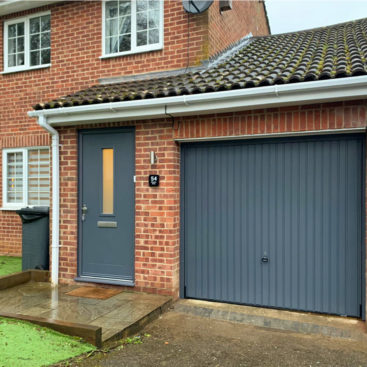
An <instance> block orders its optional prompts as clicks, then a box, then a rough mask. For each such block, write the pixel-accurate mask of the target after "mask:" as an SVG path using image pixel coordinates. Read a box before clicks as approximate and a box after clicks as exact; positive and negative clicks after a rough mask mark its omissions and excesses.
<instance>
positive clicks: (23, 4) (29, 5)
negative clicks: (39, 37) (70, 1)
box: [0, 0, 62, 16]
mask: <svg viewBox="0 0 367 367" xmlns="http://www.w3.org/2000/svg"><path fill="white" fill-rule="evenodd" d="M61 1H62V0H51V1H50V0H49V1H42V0H33V1H30V0H28V1H24V0H7V1H3V2H1V3H0V16H3V15H8V14H12V13H17V12H19V11H24V10H29V9H34V8H39V7H41V6H45V5H50V4H55V3H60V2H61Z"/></svg>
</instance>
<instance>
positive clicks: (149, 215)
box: [60, 101, 367, 297]
mask: <svg viewBox="0 0 367 367" xmlns="http://www.w3.org/2000/svg"><path fill="white" fill-rule="evenodd" d="M126 125H129V126H131V125H133V126H136V161H135V164H136V176H137V183H136V218H135V220H136V229H135V236H136V243H135V258H136V263H135V271H136V274H135V276H136V287H135V289H136V290H143V291H148V292H153V293H162V294H171V295H173V296H176V297H177V296H178V289H179V230H180V228H179V223H180V222H179V221H180V212H179V209H180V202H179V195H180V181H179V176H180V163H179V159H180V156H179V146H178V144H176V143H175V142H174V139H176V138H193V137H214V136H235V135H246V134H250V135H251V134H261V133H280V132H296V131H314V130H329V129H331V130H332V129H341V128H350V127H365V126H367V102H366V101H354V102H344V103H330V104H322V105H310V106H296V107H287V108H273V109H267V110H257V111H247V112H241V113H238V112H236V113H228V114H218V115H210V116H209V115H206V116H196V117H182V118H175V123H174V124H172V121H171V120H156V121H138V122H136V123H134V122H131V123H126V122H125V123H114V124H100V125H98V126H95V127H108V126H110V127H112V126H126ZM88 127H92V126H88ZM60 134H61V233H60V239H61V245H62V247H61V257H60V276H61V280H62V282H73V278H74V277H75V276H76V271H77V267H76V266H77V265H76V254H77V221H76V219H77V128H75V127H72V128H71V127H70V128H62V129H60ZM151 150H154V151H155V152H156V154H157V157H158V162H157V164H156V165H154V166H151V165H150V161H149V152H150V151H151ZM152 173H155V174H159V175H160V178H161V180H160V187H159V188H151V187H149V186H148V183H147V177H148V175H149V174H152Z"/></svg>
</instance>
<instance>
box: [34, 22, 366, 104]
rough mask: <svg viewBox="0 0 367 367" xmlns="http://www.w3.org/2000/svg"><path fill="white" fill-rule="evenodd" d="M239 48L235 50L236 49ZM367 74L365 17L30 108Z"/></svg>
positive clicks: (259, 40) (260, 40)
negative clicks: (193, 66) (163, 74)
mask: <svg viewBox="0 0 367 367" xmlns="http://www.w3.org/2000/svg"><path fill="white" fill-rule="evenodd" d="M237 46H238V45H237ZM366 74H367V18H365V19H360V20H356V21H353V22H346V23H342V24H337V25H333V26H328V27H323V28H317V29H311V30H306V31H300V32H293V33H285V34H279V35H271V36H264V37H254V38H252V39H250V41H249V42H247V43H245V45H244V46H243V47H241V48H240V49H238V47H234V52H233V53H232V54H231V55H230V56H229V57H228V58H226V59H224V60H223V62H220V63H214V64H209V66H208V67H207V68H205V69H203V70H198V71H196V72H187V73H183V74H178V75H172V76H168V77H167V76H166V77H158V78H151V79H146V78H144V79H143V80H133V81H129V82H121V83H112V84H99V85H95V86H92V87H91V88H88V89H84V90H81V91H79V92H77V93H74V94H70V95H67V96H64V97H61V98H57V99H55V100H52V101H50V102H47V103H39V104H37V105H36V106H34V109H36V110H40V109H49V108H58V107H70V106H79V105H88V104H96V103H109V102H119V101H131V100H139V99H147V98H160V97H169V96H179V95H184V94H197V93H208V92H216V91H225V90H233V89H241V88H254V87H263V86H269V85H274V84H285V83H299V82H308V81H316V80H323V79H332V78H344V77H352V76H358V75H366Z"/></svg>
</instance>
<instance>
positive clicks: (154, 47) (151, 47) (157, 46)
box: [100, 0, 164, 59]
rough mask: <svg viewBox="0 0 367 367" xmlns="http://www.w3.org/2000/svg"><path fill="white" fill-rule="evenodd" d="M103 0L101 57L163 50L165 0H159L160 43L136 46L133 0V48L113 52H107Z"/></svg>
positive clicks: (133, 2) (134, 3) (134, 2)
mask: <svg viewBox="0 0 367 367" xmlns="http://www.w3.org/2000/svg"><path fill="white" fill-rule="evenodd" d="M107 1H108V0H102V56H101V57H100V58H101V59H106V58H110V57H116V56H124V55H131V54H138V53H142V52H149V51H156V50H162V49H163V45H164V32H163V30H164V0H159V12H160V19H159V43H155V44H154V45H145V46H136V38H137V32H136V1H135V0H131V50H129V51H123V52H115V53H113V54H107V53H106V2H107Z"/></svg>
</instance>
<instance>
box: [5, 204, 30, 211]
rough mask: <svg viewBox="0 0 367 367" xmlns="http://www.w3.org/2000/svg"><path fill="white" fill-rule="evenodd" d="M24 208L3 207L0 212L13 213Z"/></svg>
mask: <svg viewBox="0 0 367 367" xmlns="http://www.w3.org/2000/svg"><path fill="white" fill-rule="evenodd" d="M23 208H25V206H24V205H23V206H19V207H18V206H17V207H5V208H0V211H2V212H15V211H16V210H20V209H23Z"/></svg>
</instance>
